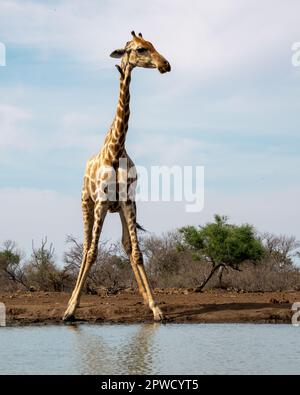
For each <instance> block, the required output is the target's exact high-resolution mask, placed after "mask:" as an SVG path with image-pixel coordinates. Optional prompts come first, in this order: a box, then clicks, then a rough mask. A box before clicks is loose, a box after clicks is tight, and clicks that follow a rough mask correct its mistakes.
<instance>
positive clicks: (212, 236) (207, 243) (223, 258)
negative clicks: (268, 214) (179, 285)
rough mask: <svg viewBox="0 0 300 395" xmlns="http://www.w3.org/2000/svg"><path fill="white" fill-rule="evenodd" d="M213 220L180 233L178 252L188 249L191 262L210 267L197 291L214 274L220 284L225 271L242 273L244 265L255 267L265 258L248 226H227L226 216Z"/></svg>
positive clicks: (182, 229) (259, 242)
mask: <svg viewBox="0 0 300 395" xmlns="http://www.w3.org/2000/svg"><path fill="white" fill-rule="evenodd" d="M214 219H215V221H214V222H212V223H207V224H206V225H204V226H202V227H199V228H196V227H194V226H187V227H184V228H181V229H180V230H179V231H180V233H181V234H182V237H183V240H182V244H181V248H188V249H190V250H191V251H192V253H193V256H194V259H197V260H200V261H205V262H208V263H210V265H211V270H210V273H209V275H208V276H207V277H206V278H205V280H204V281H203V282H202V283H201V284H200V286H199V287H198V288H197V290H198V291H201V290H202V289H203V288H204V287H205V285H206V284H207V283H208V282H209V280H210V279H211V278H212V277H213V275H214V274H215V273H216V272H217V271H219V281H220V282H221V281H222V272H223V269H224V268H232V269H234V270H241V269H240V266H241V264H242V263H243V262H246V261H248V262H249V261H250V262H253V263H256V262H258V261H260V260H261V258H262V257H263V255H264V247H263V245H262V242H261V241H260V239H259V238H258V236H256V233H255V230H254V228H253V227H252V226H251V225H249V224H245V225H233V224H230V223H228V218H227V217H226V216H220V215H215V218H214Z"/></svg>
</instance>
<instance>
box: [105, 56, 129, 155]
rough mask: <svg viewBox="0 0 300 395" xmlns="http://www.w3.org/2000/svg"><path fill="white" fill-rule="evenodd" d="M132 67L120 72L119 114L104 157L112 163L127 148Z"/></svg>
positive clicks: (124, 68)
mask: <svg viewBox="0 0 300 395" xmlns="http://www.w3.org/2000/svg"><path fill="white" fill-rule="evenodd" d="M131 71H132V66H131V65H130V64H127V65H125V66H124V67H122V69H121V70H120V73H121V77H120V92H119V100H118V106H117V112H116V115H115V118H114V120H113V123H112V125H111V127H110V130H109V132H108V134H107V136H106V139H105V141H104V147H103V153H104V156H105V157H106V158H107V159H108V160H109V161H112V162H115V161H117V160H118V159H119V158H120V155H121V154H122V153H123V151H124V148H125V139H126V133H127V130H128V121H129V116H130V108H129V103H130V91H129V87H130V81H131Z"/></svg>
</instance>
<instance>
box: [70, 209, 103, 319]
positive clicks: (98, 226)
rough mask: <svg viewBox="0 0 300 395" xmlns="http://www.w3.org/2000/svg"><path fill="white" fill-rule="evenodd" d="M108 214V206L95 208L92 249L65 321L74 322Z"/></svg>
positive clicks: (86, 255) (81, 272)
mask: <svg viewBox="0 0 300 395" xmlns="http://www.w3.org/2000/svg"><path fill="white" fill-rule="evenodd" d="M106 213H107V206H106V205H101V204H98V205H96V207H95V212H94V226H93V232H92V242H91V245H90V248H89V250H88V252H87V253H86V254H84V257H83V261H82V268H81V269H82V270H81V271H80V274H79V276H78V280H77V284H76V286H75V289H74V291H73V294H72V297H71V299H70V302H69V305H68V308H67V310H66V311H65V314H64V316H63V320H64V321H72V320H74V316H75V311H76V308H77V306H78V304H79V299H80V295H81V291H82V288H83V286H84V283H85V281H86V278H87V275H88V273H89V270H90V268H91V266H92V265H93V264H94V262H95V261H96V258H97V251H98V242H99V237H100V233H101V230H102V226H103V222H104V219H105V216H106Z"/></svg>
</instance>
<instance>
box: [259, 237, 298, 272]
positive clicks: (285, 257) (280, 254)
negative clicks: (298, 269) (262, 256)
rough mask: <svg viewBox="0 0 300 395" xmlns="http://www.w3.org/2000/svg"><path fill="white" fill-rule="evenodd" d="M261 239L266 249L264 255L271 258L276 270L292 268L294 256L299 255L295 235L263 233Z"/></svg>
mask: <svg viewBox="0 0 300 395" xmlns="http://www.w3.org/2000/svg"><path fill="white" fill-rule="evenodd" d="M261 241H262V243H263V245H264V248H265V251H266V257H267V258H270V259H271V260H272V262H273V263H274V266H275V267H274V268H275V269H277V270H278V271H289V270H292V271H293V270H294V258H296V257H299V256H300V252H299V248H300V242H299V241H298V240H297V239H296V238H295V236H285V235H279V236H277V235H274V234H272V233H263V234H262V235H261Z"/></svg>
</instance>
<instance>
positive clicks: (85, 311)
mask: <svg viewBox="0 0 300 395" xmlns="http://www.w3.org/2000/svg"><path fill="white" fill-rule="evenodd" d="M69 296H70V295H69V294H67V293H55V292H26V293H24V292H16V293H13V294H9V293H0V302H3V303H5V305H6V312H7V325H14V326H15V325H32V324H58V323H62V321H61V317H62V315H63V313H64V310H65V308H66V306H67V302H68V299H69ZM155 297H156V300H157V301H158V303H159V305H160V307H161V309H162V310H163V312H164V314H165V318H166V322H174V323H184V322H188V323H192V322H198V323H225V322H230V323H238V322H248V323H290V322H291V316H292V314H293V312H292V311H291V306H292V303H293V302H297V301H300V292H293V291H292V292H262V293H248V292H237V291H228V290H208V291H205V292H202V293H197V292H194V291H193V290H188V289H164V290H158V289H157V290H155ZM76 318H77V320H78V321H81V322H89V323H102V322H105V323H109V322H110V323H137V322H152V314H151V312H150V311H149V309H148V308H147V307H146V306H144V304H143V302H142V299H141V297H140V296H139V295H138V294H137V293H136V291H134V290H132V289H127V290H124V291H122V292H120V293H118V294H116V295H108V294H107V292H106V291H105V290H101V292H99V293H98V294H97V295H83V296H82V299H81V306H80V307H79V308H78V310H77V315H76Z"/></svg>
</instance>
